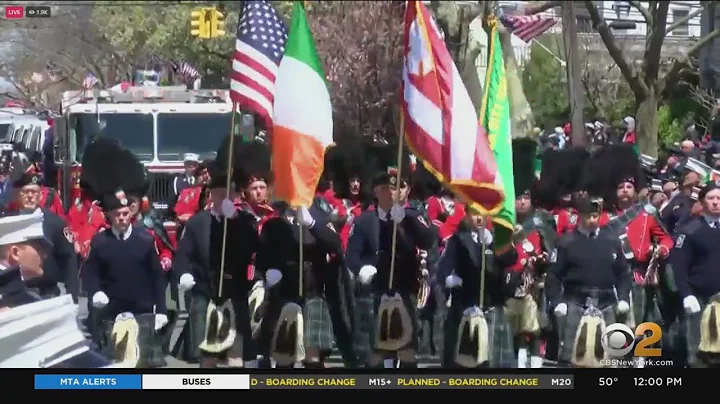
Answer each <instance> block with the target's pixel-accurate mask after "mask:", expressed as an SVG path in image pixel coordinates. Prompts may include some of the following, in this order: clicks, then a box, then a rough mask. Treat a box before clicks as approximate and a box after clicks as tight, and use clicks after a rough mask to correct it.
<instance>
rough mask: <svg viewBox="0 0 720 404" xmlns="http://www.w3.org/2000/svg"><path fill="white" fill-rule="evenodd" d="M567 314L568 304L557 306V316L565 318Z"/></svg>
mask: <svg viewBox="0 0 720 404" xmlns="http://www.w3.org/2000/svg"><path fill="white" fill-rule="evenodd" d="M566 314H567V304H565V303H560V304H558V305H557V306H555V315H556V316H564V315H566Z"/></svg>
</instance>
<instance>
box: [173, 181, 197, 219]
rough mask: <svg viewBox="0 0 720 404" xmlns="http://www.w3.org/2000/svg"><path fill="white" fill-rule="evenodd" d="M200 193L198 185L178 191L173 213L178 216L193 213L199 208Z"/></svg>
mask: <svg viewBox="0 0 720 404" xmlns="http://www.w3.org/2000/svg"><path fill="white" fill-rule="evenodd" d="M200 195H202V187H200V186H195V187H188V188H185V189H183V190H182V191H180V195H178V200H177V202H176V203H175V215H176V216H177V217H178V218H179V217H180V216H183V215H190V216H192V215H194V214H195V213H196V212H197V211H198V210H199V209H198V204H199V203H200Z"/></svg>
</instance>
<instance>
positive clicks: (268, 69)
mask: <svg viewBox="0 0 720 404" xmlns="http://www.w3.org/2000/svg"><path fill="white" fill-rule="evenodd" d="M286 41H287V29H286V28H285V24H284V23H283V21H282V20H281V19H280V17H279V16H278V14H277V12H276V11H275V9H274V8H273V7H272V6H271V5H270V2H268V1H246V2H245V6H244V7H243V10H242V14H241V17H240V21H239V22H238V28H237V40H236V41H235V52H234V54H233V60H232V74H231V77H230V98H231V99H232V101H233V103H235V104H237V106H238V107H239V108H241V109H243V110H247V111H251V112H254V113H256V114H257V115H258V116H260V117H261V119H263V121H265V123H266V125H267V127H268V128H271V127H272V121H273V119H272V118H273V103H274V101H275V74H276V73H277V71H278V66H279V65H280V60H281V59H282V57H283V54H284V53H285V42H286Z"/></svg>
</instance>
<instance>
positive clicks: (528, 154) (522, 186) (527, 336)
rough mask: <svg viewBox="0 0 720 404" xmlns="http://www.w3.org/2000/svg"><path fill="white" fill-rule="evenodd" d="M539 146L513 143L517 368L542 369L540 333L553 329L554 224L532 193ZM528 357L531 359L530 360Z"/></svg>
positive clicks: (510, 309) (512, 305)
mask: <svg viewBox="0 0 720 404" xmlns="http://www.w3.org/2000/svg"><path fill="white" fill-rule="evenodd" d="M536 145H537V144H536V143H535V141H534V140H532V139H516V140H514V141H513V171H514V175H513V178H514V180H515V212H516V223H517V227H518V230H516V236H517V240H515V242H514V247H515V249H516V251H517V255H518V258H517V260H516V261H515V262H514V263H513V265H512V266H511V267H510V268H509V269H508V270H509V271H510V272H511V273H512V275H513V276H514V278H516V282H517V283H519V284H522V286H521V287H520V288H518V290H517V292H518V293H515V294H514V295H513V297H512V298H510V299H509V300H508V306H507V310H506V313H507V318H508V320H509V321H510V323H511V324H512V325H513V329H514V331H515V336H516V337H515V342H516V343H515V345H516V346H517V352H518V367H519V368H525V367H527V365H528V359H529V363H530V367H532V368H541V367H542V365H543V358H542V352H541V351H542V348H543V341H542V338H541V335H540V334H541V331H542V330H546V329H547V328H548V326H549V325H550V324H549V322H548V319H547V316H546V314H545V310H544V309H545V304H544V303H545V296H544V289H543V286H544V285H543V284H544V282H543V280H544V276H545V270H546V269H547V264H548V263H549V261H550V255H549V254H550V253H551V252H552V250H553V246H554V242H555V236H556V231H555V221H554V220H553V218H552V216H550V214H549V213H548V212H547V211H545V210H542V209H535V208H534V207H533V204H532V197H531V194H530V189H531V188H532V187H533V180H534V172H535V167H534V158H535V149H536V147H537V146H536ZM528 354H529V358H528Z"/></svg>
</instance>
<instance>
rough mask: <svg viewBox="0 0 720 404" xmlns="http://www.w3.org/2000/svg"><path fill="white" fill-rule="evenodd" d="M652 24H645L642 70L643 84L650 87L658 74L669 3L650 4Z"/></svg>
mask: <svg viewBox="0 0 720 404" xmlns="http://www.w3.org/2000/svg"><path fill="white" fill-rule="evenodd" d="M650 7H652V8H651V9H650V13H651V15H652V20H651V21H652V24H647V30H648V32H647V35H646V38H647V39H646V42H645V54H644V55H643V69H642V71H643V72H644V73H645V74H644V81H645V84H646V85H647V86H648V87H650V86H651V85H652V84H654V83H655V82H656V81H657V78H658V74H659V73H660V55H661V49H662V45H663V42H664V41H665V26H666V25H667V13H668V8H669V7H670V3H669V2H667V1H660V2H650Z"/></svg>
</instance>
